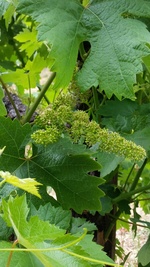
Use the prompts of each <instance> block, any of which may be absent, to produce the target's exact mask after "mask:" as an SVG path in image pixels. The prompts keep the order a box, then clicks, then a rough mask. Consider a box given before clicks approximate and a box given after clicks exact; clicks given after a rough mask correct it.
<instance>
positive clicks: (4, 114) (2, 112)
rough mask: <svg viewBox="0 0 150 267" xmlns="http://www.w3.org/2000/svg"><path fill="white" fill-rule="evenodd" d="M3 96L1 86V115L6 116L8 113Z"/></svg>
mask: <svg viewBox="0 0 150 267" xmlns="http://www.w3.org/2000/svg"><path fill="white" fill-rule="evenodd" d="M3 97H4V92H3V90H2V89H1V87H0V116H6V114H7V112H6V108H5V105H4V103H3Z"/></svg>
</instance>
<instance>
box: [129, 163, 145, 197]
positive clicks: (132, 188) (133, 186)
mask: <svg viewBox="0 0 150 267" xmlns="http://www.w3.org/2000/svg"><path fill="white" fill-rule="evenodd" d="M146 163H147V159H145V160H144V162H143V164H142V166H141V168H140V169H139V170H138V172H137V174H136V176H135V178H134V181H133V183H132V185H131V188H130V192H131V191H133V190H134V189H135V187H136V186H137V184H138V181H139V179H140V176H141V173H142V171H143V170H144V167H145V165H146Z"/></svg>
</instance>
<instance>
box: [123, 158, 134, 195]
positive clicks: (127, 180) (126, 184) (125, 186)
mask: <svg viewBox="0 0 150 267" xmlns="http://www.w3.org/2000/svg"><path fill="white" fill-rule="evenodd" d="M134 166H135V163H134V164H133V166H132V168H131V170H130V172H129V174H128V176H127V178H126V181H125V183H124V187H123V191H124V190H125V188H126V185H127V182H128V180H129V178H130V175H131V173H132V171H133V169H134Z"/></svg>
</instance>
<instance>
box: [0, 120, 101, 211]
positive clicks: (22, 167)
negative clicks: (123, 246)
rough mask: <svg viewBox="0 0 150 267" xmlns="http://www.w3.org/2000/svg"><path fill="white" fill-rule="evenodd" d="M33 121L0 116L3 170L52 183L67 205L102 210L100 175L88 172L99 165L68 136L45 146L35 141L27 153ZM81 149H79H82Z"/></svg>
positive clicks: (0, 159)
mask: <svg viewBox="0 0 150 267" xmlns="http://www.w3.org/2000/svg"><path fill="white" fill-rule="evenodd" d="M30 131H31V128H30V125H29V124H26V125H25V126H22V125H21V124H20V123H19V122H18V121H17V120H15V121H11V120H10V119H7V118H1V119H0V147H1V148H3V147H4V146H6V148H5V150H4V152H3V154H2V155H1V157H0V170H3V171H9V172H11V173H12V174H14V175H16V176H17V177H19V178H28V177H30V178H36V180H37V181H38V182H41V183H42V184H43V186H42V189H41V191H40V194H41V196H43V197H44V195H45V194H47V193H46V187H47V186H51V187H52V188H53V189H54V190H55V192H56V195H57V199H58V201H59V202H60V204H61V205H62V206H63V208H65V209H69V208H73V209H75V210H76V211H77V212H79V213H81V212H82V211H83V210H84V209H87V210H89V209H91V210H100V209H101V205H100V197H102V196H103V192H102V191H101V190H100V189H99V188H98V186H99V185H100V184H101V183H103V180H102V179H101V178H98V177H95V176H91V175H90V174H89V172H92V171H94V170H99V169H100V165H99V164H98V163H97V162H96V161H94V160H93V159H91V158H90V156H89V154H88V152H86V151H85V148H83V152H82V151H81V148H80V146H78V145H73V144H72V143H71V141H69V139H67V138H61V139H60V140H59V141H58V142H57V143H55V144H52V145H48V146H47V147H44V146H42V145H36V146H35V145H33V154H32V157H29V158H28V157H25V145H26V144H27V142H29V140H30ZM79 151H80V152H79Z"/></svg>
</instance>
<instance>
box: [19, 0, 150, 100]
mask: <svg viewBox="0 0 150 267" xmlns="http://www.w3.org/2000/svg"><path fill="white" fill-rule="evenodd" d="M41 10H42V14H41ZM17 11H18V12H21V13H24V14H27V15H30V16H31V17H32V18H33V20H35V21H37V22H38V27H37V30H38V39H39V40H40V41H46V42H47V43H48V45H50V46H51V52H50V53H51V59H53V64H52V65H51V66H53V68H52V70H53V71H56V72H57V76H56V83H55V87H63V86H66V85H68V84H69V82H70V79H71V78H72V75H73V70H74V67H75V63H76V60H77V54H78V49H79V46H80V44H81V43H82V42H83V41H88V42H89V43H90V45H91V49H90V52H89V55H88V56H87V58H86V61H85V63H84V64H83V66H82V69H81V70H79V73H78V75H77V81H78V85H79V86H80V88H81V89H82V90H83V91H85V90H87V89H89V88H90V87H91V86H98V85H100V90H104V91H105V93H106V95H107V96H108V97H111V96H112V95H113V94H115V95H116V96H117V97H118V98H119V99H121V98H122V97H123V96H124V97H127V98H131V99H134V91H133V84H134V83H135V80H136V74H137V73H140V72H142V57H144V56H147V55H149V53H150V49H149V48H148V46H147V45H146V44H147V43H150V34H149V32H148V30H147V28H146V25H145V24H144V23H143V22H142V21H140V20H138V19H139V17H140V18H141V17H148V18H149V17H150V3H149V2H148V1H145V0H134V1H133V0H128V1H126V0H117V1H116V0H112V1H108V0H104V1H101V0H96V1H91V3H90V4H89V5H88V6H86V7H84V6H82V5H81V4H80V2H79V1H78V0H64V1H62V0H58V1H57V2H56V1H55V0H51V4H50V5H49V0H46V1H45V0H41V1H39V0H36V1H30V0H28V1H27V0H20V1H19V5H18V8H17ZM58 17H59V19H58ZM133 18H134V19H133ZM60 22H61V23H60Z"/></svg>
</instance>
